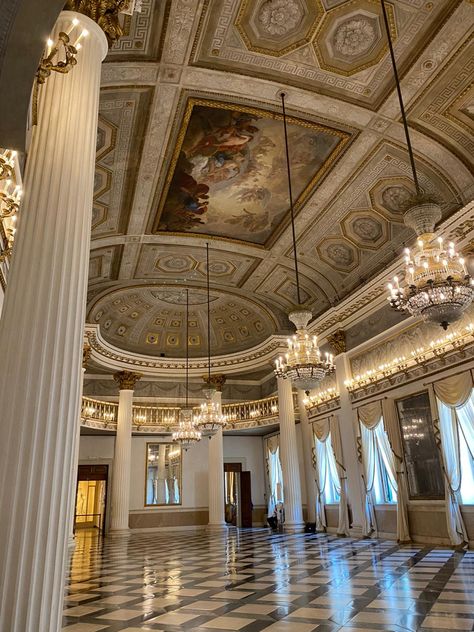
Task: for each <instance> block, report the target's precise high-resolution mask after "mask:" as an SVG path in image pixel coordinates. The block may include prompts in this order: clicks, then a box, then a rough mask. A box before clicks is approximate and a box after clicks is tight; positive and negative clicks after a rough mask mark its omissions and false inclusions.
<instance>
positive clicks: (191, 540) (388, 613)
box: [63, 529, 474, 632]
mask: <svg viewBox="0 0 474 632" xmlns="http://www.w3.org/2000/svg"><path fill="white" fill-rule="evenodd" d="M68 581H69V583H68V587H67V589H66V597H65V606H64V608H65V610H64V628H63V629H64V630H67V632H119V631H120V632H139V631H146V630H162V631H168V632H178V631H181V630H183V631H184V630H186V631H195V632H197V631H199V632H210V631H211V630H214V631H215V630H220V631H222V632H225V631H227V630H240V631H241V632H259V631H260V630H265V632H313V631H315V630H317V631H318V632H335V631H336V630H338V631H339V630H341V631H346V632H347V631H349V630H353V631H357V630H358V631H361V630H384V631H390V630H393V631H397V632H398V631H401V630H403V631H405V630H423V631H425V632H428V631H432V632H439V631H440V630H474V552H473V551H468V552H455V551H452V550H450V549H444V548H433V547H423V546H419V545H417V546H403V547H399V546H397V544H396V543H394V542H391V541H387V540H352V539H338V538H336V537H333V536H329V535H321V534H319V535H310V534H298V535H285V534H278V535H272V534H270V533H269V531H268V530H266V529H253V530H243V531H237V530H232V531H229V533H227V534H224V533H204V532H202V533H195V532H184V531H179V532H176V533H172V532H169V533H162V534H159V535H156V534H153V535H151V534H147V535H134V536H132V538H130V539H129V540H128V541H126V542H117V541H113V540H107V539H106V540H102V539H99V538H97V537H92V536H87V535H83V536H81V537H79V539H78V544H77V546H76V549H75V552H74V554H73V556H72V559H71V565H70V569H69V580H68Z"/></svg>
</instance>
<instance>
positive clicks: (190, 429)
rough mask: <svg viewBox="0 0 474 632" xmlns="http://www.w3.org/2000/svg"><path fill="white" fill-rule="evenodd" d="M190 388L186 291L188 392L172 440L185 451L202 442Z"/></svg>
mask: <svg viewBox="0 0 474 632" xmlns="http://www.w3.org/2000/svg"><path fill="white" fill-rule="evenodd" d="M188 386H189V290H188V289H186V392H185V398H186V401H185V407H184V408H182V409H181V410H180V411H179V425H178V428H177V429H176V430H175V431H174V432H173V434H172V439H173V441H174V442H175V443H178V444H179V445H180V446H181V447H182V448H183V449H184V450H187V449H188V448H189V447H190V446H192V445H193V444H194V443H197V442H198V441H200V440H201V433H200V431H199V430H198V429H197V428H196V426H195V423H194V413H193V409H192V408H190V407H189V403H188V391H189V389H188Z"/></svg>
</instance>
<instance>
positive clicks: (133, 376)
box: [114, 371, 142, 391]
mask: <svg viewBox="0 0 474 632" xmlns="http://www.w3.org/2000/svg"><path fill="white" fill-rule="evenodd" d="M141 377H142V374H141V373H132V371H118V372H117V373H114V380H115V381H116V382H117V384H118V385H119V387H120V390H121V391H133V390H134V388H135V384H136V383H137V382H138V380H139V379H140V378H141Z"/></svg>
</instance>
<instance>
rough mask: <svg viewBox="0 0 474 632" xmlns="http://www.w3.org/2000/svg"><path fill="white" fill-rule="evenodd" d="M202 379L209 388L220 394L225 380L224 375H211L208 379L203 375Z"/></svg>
mask: <svg viewBox="0 0 474 632" xmlns="http://www.w3.org/2000/svg"><path fill="white" fill-rule="evenodd" d="M202 379H203V380H204V382H205V383H206V384H207V385H208V386H209V387H211V388H215V389H216V391H219V393H222V388H223V387H224V384H225V382H226V379H227V378H226V376H225V375H222V374H219V375H211V376H210V377H208V376H207V375H205V376H203V378H202Z"/></svg>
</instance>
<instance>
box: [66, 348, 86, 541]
mask: <svg viewBox="0 0 474 632" xmlns="http://www.w3.org/2000/svg"><path fill="white" fill-rule="evenodd" d="M90 356H91V348H90V347H89V346H88V345H86V346H84V347H83V349H82V377H81V379H80V380H79V414H78V416H77V426H76V434H75V437H74V445H73V454H74V456H73V458H72V461H71V474H70V477H71V486H70V489H69V517H68V525H69V527H68V546H69V547H73V546H75V544H76V539H75V537H74V518H75V515H76V492H77V467H78V464H79V445H80V442H81V412H82V390H83V386H84V373H85V372H86V364H87V361H88V360H89V358H90Z"/></svg>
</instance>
